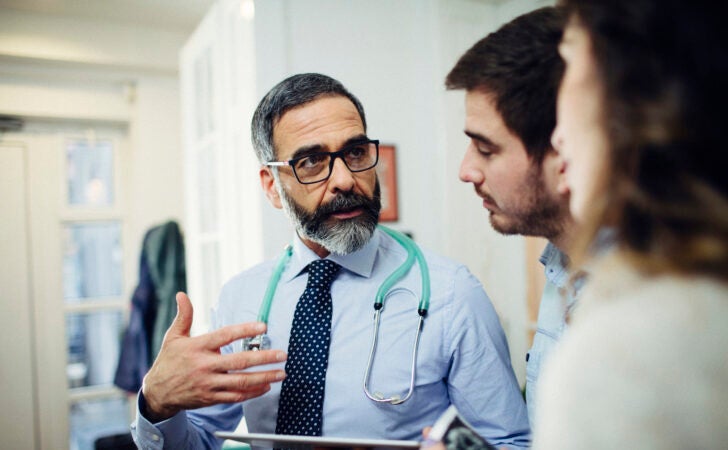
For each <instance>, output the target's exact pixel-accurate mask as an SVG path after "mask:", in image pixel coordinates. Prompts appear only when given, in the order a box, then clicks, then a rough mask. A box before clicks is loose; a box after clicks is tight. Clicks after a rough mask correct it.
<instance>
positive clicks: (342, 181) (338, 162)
mask: <svg viewBox="0 0 728 450" xmlns="http://www.w3.org/2000/svg"><path fill="white" fill-rule="evenodd" d="M354 184H355V181H354V174H353V173H351V171H350V170H349V168H348V167H346V164H345V163H344V160H343V159H341V158H335V159H334V162H333V166H332V167H331V176H329V184H328V187H329V189H330V190H332V191H341V192H349V191H351V190H352V189H354Z"/></svg>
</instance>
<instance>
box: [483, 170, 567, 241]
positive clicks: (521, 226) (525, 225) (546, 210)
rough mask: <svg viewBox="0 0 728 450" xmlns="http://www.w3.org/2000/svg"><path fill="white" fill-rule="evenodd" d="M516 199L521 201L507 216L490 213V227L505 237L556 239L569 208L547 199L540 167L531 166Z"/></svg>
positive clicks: (564, 204)
mask: <svg viewBox="0 0 728 450" xmlns="http://www.w3.org/2000/svg"><path fill="white" fill-rule="evenodd" d="M527 178H528V179H529V180H533V181H528V182H527V183H524V185H523V186H522V189H521V194H520V195H519V197H520V201H519V202H518V204H516V205H515V207H513V208H510V211H508V213H507V215H506V214H505V213H504V212H502V210H501V211H498V212H495V213H494V212H493V211H491V212H490V224H491V226H492V227H493V229H494V230H496V231H497V232H499V233H501V234H504V235H515V234H520V235H524V236H541V237H545V238H547V239H549V240H551V239H553V238H555V237H556V236H559V235H560V234H561V233H562V232H563V230H564V226H565V222H566V217H567V215H568V204H566V203H564V202H560V201H558V200H556V199H554V198H552V197H550V196H549V195H548V191H547V190H546V183H545V182H544V180H543V174H542V173H541V170H540V166H538V165H533V166H532V168H531V169H529V173H528V174H527Z"/></svg>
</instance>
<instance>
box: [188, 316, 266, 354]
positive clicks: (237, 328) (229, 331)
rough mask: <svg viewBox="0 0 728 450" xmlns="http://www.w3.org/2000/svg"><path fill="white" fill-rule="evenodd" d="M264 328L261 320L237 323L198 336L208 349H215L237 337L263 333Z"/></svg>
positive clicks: (235, 339)
mask: <svg viewBox="0 0 728 450" xmlns="http://www.w3.org/2000/svg"><path fill="white" fill-rule="evenodd" d="M265 329H266V327H265V324H264V323H261V322H246V323H239V324H235V325H228V326H226V327H222V328H220V329H217V330H215V331H212V332H210V333H207V334H205V335H202V336H199V339H200V340H201V341H202V345H203V346H204V347H205V348H207V349H208V350H216V349H218V348H220V347H222V346H224V345H227V344H229V343H231V342H233V341H237V340H238V339H243V338H247V337H253V336H257V335H259V334H261V333H264V332H265Z"/></svg>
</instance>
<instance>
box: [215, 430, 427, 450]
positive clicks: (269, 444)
mask: <svg viewBox="0 0 728 450" xmlns="http://www.w3.org/2000/svg"><path fill="white" fill-rule="evenodd" d="M215 436H217V437H219V438H222V439H230V440H233V441H239V442H245V443H247V444H250V445H251V446H253V447H266V448H292V449H296V450H308V449H314V448H357V449H358V448H381V449H385V448H394V449H397V448H419V447H420V443H419V442H418V441H394V440H387V439H360V438H344V437H331V436H291V435H287V434H264V433H229V432H224V431H216V432H215Z"/></svg>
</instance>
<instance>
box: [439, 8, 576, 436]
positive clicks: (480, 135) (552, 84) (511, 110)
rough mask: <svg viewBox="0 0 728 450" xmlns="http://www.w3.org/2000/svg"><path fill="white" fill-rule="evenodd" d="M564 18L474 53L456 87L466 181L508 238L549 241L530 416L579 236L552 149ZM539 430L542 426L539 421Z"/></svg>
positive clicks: (484, 44)
mask: <svg viewBox="0 0 728 450" xmlns="http://www.w3.org/2000/svg"><path fill="white" fill-rule="evenodd" d="M563 27H564V17H563V15H562V13H561V12H560V10H558V9H557V8H553V7H547V8H541V9H538V10H535V11H533V12H530V13H527V14H524V15H522V16H520V17H518V18H516V19H514V20H513V21H511V22H509V23H507V24H505V25H503V26H502V27H501V28H500V29H498V30H497V31H495V32H493V33H491V34H489V35H488V36H486V37H485V38H483V39H482V40H480V41H478V42H477V43H476V44H475V45H474V46H473V47H472V48H470V49H469V50H468V51H467V52H466V53H465V54H464V55H463V56H462V57H461V58H460V60H459V61H458V62H457V64H456V65H455V67H453V69H452V70H451V71H450V73H449V74H448V76H447V79H446V81H445V84H446V86H447V88H448V89H464V90H465V91H466V92H465V110H466V118H465V134H466V135H467V136H468V137H469V138H470V144H469V145H468V148H467V150H466V152H465V156H464V158H463V161H462V164H461V167H460V179H461V180H462V181H464V182H466V183H472V184H473V187H474V188H475V193H476V194H477V195H478V196H479V197H481V198H482V199H483V207H484V208H486V209H488V211H489V212H490V223H491V225H492V226H493V228H494V229H495V230H496V231H498V232H500V233H503V234H506V235H511V234H521V235H526V236H542V237H545V238H546V239H548V240H549V243H548V245H547V247H546V249H545V250H544V252H543V254H542V255H541V258H540V261H541V263H542V264H543V265H544V266H545V273H546V280H547V283H546V286H545V288H544V292H543V295H542V297H541V305H540V308H539V314H538V329H537V331H536V334H535V336H534V341H533V346H532V347H531V350H530V351H529V353H528V355H527V356H526V361H527V368H526V372H527V373H526V401H527V405H528V412H529V419H531V420H532V419H533V417H532V412H533V410H534V404H535V402H536V400H537V397H536V389H537V380H538V374H539V370H540V367H541V364H542V363H543V361H544V359H545V358H546V357H547V356H548V353H549V351H550V350H551V348H552V346H553V345H554V344H555V343H556V341H557V340H558V339H559V337H560V336H561V333H562V332H563V331H564V328H565V322H564V319H565V312H566V308H568V307H569V306H570V305H571V304H572V303H573V302H574V297H573V296H572V295H569V294H568V293H567V294H566V295H565V296H564V295H562V294H563V292H564V291H568V289H567V288H568V273H567V271H566V266H567V264H568V257H567V256H566V254H565V253H564V251H565V249H567V247H568V245H569V238H570V236H571V235H572V234H573V228H574V223H573V220H572V218H571V216H570V214H569V192H568V190H567V189H566V187H565V185H564V180H563V169H564V163H563V160H562V158H561V157H560V156H559V154H558V152H556V151H555V150H554V149H553V147H552V146H551V143H550V138H551V133H552V132H553V129H554V127H555V125H556V95H557V91H558V86H559V81H560V79H561V75H562V72H563V63H562V61H561V59H560V57H559V54H558V45H559V41H560V39H561V34H562V30H563ZM532 423H533V422H532Z"/></svg>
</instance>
